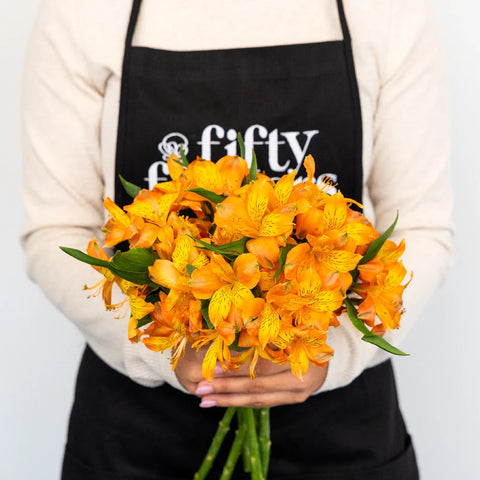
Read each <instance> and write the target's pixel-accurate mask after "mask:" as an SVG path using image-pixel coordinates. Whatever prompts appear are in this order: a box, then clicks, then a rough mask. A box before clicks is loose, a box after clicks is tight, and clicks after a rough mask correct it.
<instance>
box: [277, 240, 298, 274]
mask: <svg viewBox="0 0 480 480" xmlns="http://www.w3.org/2000/svg"><path fill="white" fill-rule="evenodd" d="M294 246H295V245H290V244H288V245H285V246H284V247H280V256H279V257H278V269H277V271H276V272H275V275H274V276H273V280H274V281H275V282H276V281H277V280H278V277H279V276H280V273H281V272H282V269H283V267H284V266H285V261H286V260H287V255H288V252H289V251H290V250H291V249H292V248H293V247H294Z"/></svg>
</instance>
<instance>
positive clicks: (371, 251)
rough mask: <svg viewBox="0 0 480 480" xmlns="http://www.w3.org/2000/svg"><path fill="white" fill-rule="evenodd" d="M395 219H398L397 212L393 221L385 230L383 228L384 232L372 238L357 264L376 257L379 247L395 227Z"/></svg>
mask: <svg viewBox="0 0 480 480" xmlns="http://www.w3.org/2000/svg"><path fill="white" fill-rule="evenodd" d="M397 221H398V212H397V216H396V217H395V221H394V222H393V223H392V224H391V225H390V226H389V227H388V228H387V230H385V232H383V233H382V234H381V235H380V236H379V237H378V238H377V239H376V240H374V241H373V242H372V243H371V244H370V246H369V247H368V249H367V251H366V252H365V255H364V256H363V257H362V258H361V260H360V261H359V262H358V265H363V264H364V263H367V262H370V261H371V260H373V259H374V258H375V257H376V255H377V254H378V252H379V251H380V249H381V248H382V247H383V244H384V243H385V242H386V241H387V240H388V237H390V235H391V234H392V232H393V230H394V229H395V226H396V225H397Z"/></svg>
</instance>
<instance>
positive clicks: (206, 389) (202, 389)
mask: <svg viewBox="0 0 480 480" xmlns="http://www.w3.org/2000/svg"><path fill="white" fill-rule="evenodd" d="M209 393H213V387H212V386H211V385H200V386H199V387H197V389H196V390H195V395H208V394H209Z"/></svg>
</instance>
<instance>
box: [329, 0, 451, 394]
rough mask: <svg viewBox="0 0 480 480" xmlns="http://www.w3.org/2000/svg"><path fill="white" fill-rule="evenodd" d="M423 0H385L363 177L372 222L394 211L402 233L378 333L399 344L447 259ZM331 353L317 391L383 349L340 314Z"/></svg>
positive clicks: (440, 144) (444, 158) (444, 126)
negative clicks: (395, 291)
mask: <svg viewBox="0 0 480 480" xmlns="http://www.w3.org/2000/svg"><path fill="white" fill-rule="evenodd" d="M426 3H427V2H426V0H392V1H391V11H390V29H389V32H390V40H389V44H388V46H387V54H386V58H385V59H384V60H383V59H382V61H381V62H379V65H380V75H381V88H380V91H379V97H378V102H377V109H376V113H375V118H374V138H373V157H372V165H371V170H370V171H369V175H368V177H367V178H366V179H365V183H366V187H367V189H368V195H369V197H370V199H371V202H372V204H373V208H374V213H375V218H376V228H377V229H378V230H379V231H380V232H382V231H384V230H385V229H386V228H387V227H388V226H389V225H390V224H391V223H392V221H393V219H394V217H395V213H396V212H397V211H398V212H399V215H400V217H399V221H398V224H397V227H396V231H395V232H394V237H393V238H392V239H393V240H395V241H399V240H400V239H402V238H405V241H406V251H405V254H404V256H403V262H404V264H405V267H406V268H407V271H408V272H413V280H412V282H411V284H410V285H409V287H408V288H407V289H406V290H405V293H404V307H405V309H406V313H405V314H404V315H403V317H402V321H401V325H400V328H399V329H398V330H395V331H390V332H387V334H386V335H385V338H386V339H387V340H388V341H389V342H391V343H392V344H393V345H395V346H399V345H401V342H402V339H403V338H404V337H405V336H406V335H407V333H408V332H409V330H410V329H411V328H412V325H413V324H414V322H415V321H416V320H417V318H418V317H419V316H420V314H421V312H422V309H424V307H425V306H426V304H427V301H428V299H429V298H430V297H431V295H432V294H433V292H434V291H435V290H436V289H437V288H438V286H439V284H440V283H441V282H442V280H443V279H444V278H445V275H446V273H447V270H448V267H449V266H450V263H451V256H452V255H451V236H452V223H451V202H452V194H451V189H450V182H449V153H450V138H449V120H448V108H447V105H446V99H447V95H446V89H445V79H444V72H443V66H442V62H441V60H440V59H441V55H440V54H439V40H438V38H437V36H436V31H435V26H434V22H433V18H432V14H431V12H430V11H429V8H428V6H427V4H426ZM329 333H330V341H329V343H330V344H331V346H332V347H333V348H334V350H335V352H336V355H335V357H334V359H332V361H331V362H330V365H329V372H328V375H327V379H326V382H325V383H324V385H323V387H322V388H321V389H320V391H327V390H331V389H333V388H338V387H342V386H345V385H347V384H349V383H350V382H351V381H352V380H354V379H355V378H356V377H357V376H358V375H359V374H360V373H361V372H362V371H363V370H364V369H365V368H367V367H371V366H374V365H376V364H378V363H380V362H381V361H383V360H385V359H386V358H388V357H389V355H388V354H386V353H385V352H383V351H382V350H379V349H377V348H376V347H374V346H373V345H370V344H367V343H366V342H362V341H361V340H360V337H361V334H359V332H358V331H356V329H355V328H354V327H353V326H352V325H351V323H350V322H349V321H348V319H345V321H344V322H343V323H342V326H341V327H339V328H337V329H335V330H333V331H331V332H329Z"/></svg>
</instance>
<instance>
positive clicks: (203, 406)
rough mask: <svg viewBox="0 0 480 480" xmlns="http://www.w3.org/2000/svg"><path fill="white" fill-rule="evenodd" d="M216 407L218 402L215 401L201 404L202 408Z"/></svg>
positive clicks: (205, 401)
mask: <svg viewBox="0 0 480 480" xmlns="http://www.w3.org/2000/svg"><path fill="white" fill-rule="evenodd" d="M216 406H217V402H216V401H215V400H202V403H200V407H202V408H211V407H216Z"/></svg>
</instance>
